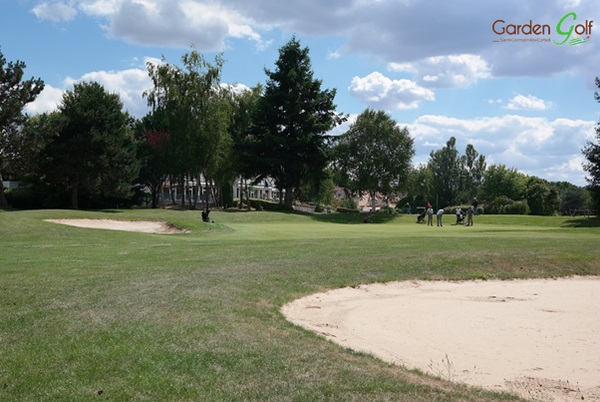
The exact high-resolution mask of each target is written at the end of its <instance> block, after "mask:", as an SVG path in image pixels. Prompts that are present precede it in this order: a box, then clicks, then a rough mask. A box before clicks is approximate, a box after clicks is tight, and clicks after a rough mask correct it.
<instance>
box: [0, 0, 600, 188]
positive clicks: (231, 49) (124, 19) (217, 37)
mask: <svg viewBox="0 0 600 402" xmlns="http://www.w3.org/2000/svg"><path fill="white" fill-rule="evenodd" d="M293 36H295V37H296V38H297V39H298V40H299V41H300V43H301V45H302V46H303V47H308V49H309V57H310V59H311V62H312V68H313V73H314V77H315V78H316V79H319V80H321V81H322V84H321V88H322V89H335V90H336V93H337V94H336V97H335V104H336V105H337V111H338V112H340V113H344V114H347V115H348V116H349V118H348V121H347V122H346V123H345V124H344V125H342V126H340V127H338V128H336V130H334V133H335V134H341V133H343V132H345V131H346V130H347V129H348V127H349V125H350V124H352V122H353V121H355V119H356V116H357V115H359V114H360V113H362V112H363V111H364V110H365V109H367V108H372V109H376V110H384V111H386V112H387V113H389V115H390V116H391V117H392V118H393V119H394V120H395V121H396V122H397V123H398V124H399V125H400V126H401V127H404V126H406V127H407V128H408V129H409V132H410V134H411V136H412V137H413V138H414V144H415V151H416V153H415V157H414V159H413V163H415V164H417V163H426V162H427V160H428V158H429V154H430V153H431V152H432V151H435V150H438V149H441V148H442V147H443V146H444V145H445V144H446V142H447V141H448V140H449V139H450V137H452V136H453V137H455V138H456V146H457V149H458V150H459V152H460V153H461V154H464V151H465V147H466V146H467V144H472V145H473V146H474V147H475V149H476V150H477V151H478V152H479V153H480V154H482V155H485V157H486V160H487V162H488V165H491V164H504V165H506V166H507V167H509V168H515V169H517V170H519V171H520V172H523V173H525V174H527V175H531V176H537V177H541V178H544V179H547V180H549V181H563V180H564V181H569V182H571V183H573V184H576V185H580V186H583V185H585V184H586V180H585V172H584V171H583V167H582V163H583V162H584V160H585V159H584V157H583V155H582V153H581V148H582V147H583V146H585V144H586V141H588V140H591V141H594V142H595V141H596V137H595V128H596V127H597V125H598V122H599V120H600V103H598V102H597V101H596V100H595V99H594V93H595V91H599V92H600V89H599V88H597V87H596V84H595V78H596V77H600V0H562V1H559V0H545V1H543V2H542V1H533V0H487V1H480V0H478V1H475V0H455V1H451V2H450V1H445V2H444V1H434V0H285V1H284V0H0V52H2V54H3V55H4V57H5V58H6V60H7V61H17V60H20V61H23V62H25V64H26V66H27V67H26V69H25V78H30V77H34V78H41V79H42V80H43V81H44V82H45V84H46V87H45V89H44V91H43V92H42V93H41V94H40V96H39V97H38V98H37V99H36V101H35V102H33V103H32V104H29V105H28V106H27V109H26V111H27V112H28V113H29V114H31V115H35V114H38V113H43V112H48V111H52V110H55V109H56V108H57V107H58V105H60V103H61V100H62V96H63V93H64V92H65V91H68V90H72V89H73V85H74V83H77V82H82V81H88V82H89V81H96V82H99V83H100V84H102V85H103V86H104V87H105V89H106V90H107V91H109V92H112V93H118V94H119V95H120V97H121V101H122V102H123V104H124V107H125V108H126V109H127V110H128V111H129V113H130V114H132V115H134V116H136V117H142V116H144V115H145V114H146V113H147V112H148V111H149V109H148V107H147V103H146V100H145V99H144V97H143V95H142V94H143V92H144V91H145V90H148V89H151V88H152V83H151V81H150V78H149V76H148V74H147V71H146V63H148V62H150V63H158V62H160V60H161V59H162V58H164V59H165V60H166V61H167V62H168V63H171V64H176V65H181V57H182V56H183V55H184V54H186V53H189V52H190V51H192V50H197V51H199V52H200V53H202V54H203V55H204V56H205V57H206V58H207V59H208V60H209V61H212V60H214V57H215V56H216V55H218V54H222V55H223V58H224V59H225V64H224V66H223V73H222V77H221V81H222V82H223V83H226V84H232V85H239V86H240V87H242V88H243V87H244V86H245V87H253V86H255V85H257V84H264V83H265V82H266V75H265V69H268V70H271V71H273V70H275V62H276V61H277V58H278V57H279V49H280V48H281V47H282V46H284V45H285V44H286V43H287V42H288V41H289V40H290V39H291V38H292V37H293ZM366 146H368V144H366Z"/></svg>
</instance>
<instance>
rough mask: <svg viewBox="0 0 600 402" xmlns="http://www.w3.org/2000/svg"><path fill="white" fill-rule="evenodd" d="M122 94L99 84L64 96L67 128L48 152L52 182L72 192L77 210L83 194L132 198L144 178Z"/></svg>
mask: <svg viewBox="0 0 600 402" xmlns="http://www.w3.org/2000/svg"><path fill="white" fill-rule="evenodd" d="M122 109H123V104H122V103H121V100H120V99H119V96H118V95H117V94H110V93H108V92H106V90H105V89H104V88H103V87H102V86H101V85H100V84H98V83H96V82H85V83H80V84H75V86H74V88H73V90H72V91H67V92H66V93H65V94H64V95H63V99H62V103H61V105H60V107H59V112H60V113H61V115H62V119H63V126H62V128H61V130H60V131H59V133H58V136H56V137H55V138H54V139H53V141H52V142H50V144H48V146H46V148H45V151H44V153H45V160H44V162H45V167H44V171H45V173H46V179H47V180H48V181H49V182H50V183H52V184H54V185H55V186H64V187H66V188H67V189H68V190H69V191H70V193H71V207H72V208H78V207H79V199H80V195H81V194H82V193H83V194H85V195H86V196H89V197H99V198H111V197H115V198H121V197H128V196H130V195H131V182H132V181H133V179H134V178H135V177H137V174H138V169H139V166H138V161H137V159H136V154H135V152H136V150H135V140H134V137H133V132H132V129H131V128H130V124H129V123H130V121H129V117H128V115H127V113H125V112H123V110H122Z"/></svg>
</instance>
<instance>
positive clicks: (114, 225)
mask: <svg viewBox="0 0 600 402" xmlns="http://www.w3.org/2000/svg"><path fill="white" fill-rule="evenodd" d="M45 221H46V222H53V223H59V224H61V225H69V226H77V227H80V228H90V229H107V230H121V231H126V232H141V233H157V234H178V233H188V231H187V230H183V229H179V228H177V227H175V226H173V225H171V224H168V223H166V222H160V221H119V220H113V219H46V220H45Z"/></svg>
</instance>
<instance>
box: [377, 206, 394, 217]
mask: <svg viewBox="0 0 600 402" xmlns="http://www.w3.org/2000/svg"><path fill="white" fill-rule="evenodd" d="M379 212H380V213H382V214H386V215H396V214H398V210H397V209H396V208H392V207H390V206H385V207H383V208H381V209H380V210H379Z"/></svg>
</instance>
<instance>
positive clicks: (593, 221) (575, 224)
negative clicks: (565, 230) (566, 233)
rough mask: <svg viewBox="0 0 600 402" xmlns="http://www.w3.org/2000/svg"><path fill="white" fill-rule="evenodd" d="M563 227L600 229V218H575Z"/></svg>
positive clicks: (566, 222)
mask: <svg viewBox="0 0 600 402" xmlns="http://www.w3.org/2000/svg"><path fill="white" fill-rule="evenodd" d="M562 226H563V227H569V228H598V227H600V217H595V216H592V217H587V218H584V217H580V218H573V219H569V220H567V221H565V222H564V223H563V224H562Z"/></svg>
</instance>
